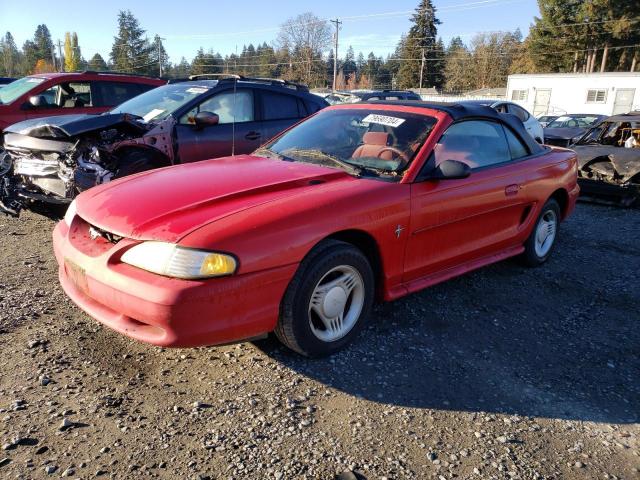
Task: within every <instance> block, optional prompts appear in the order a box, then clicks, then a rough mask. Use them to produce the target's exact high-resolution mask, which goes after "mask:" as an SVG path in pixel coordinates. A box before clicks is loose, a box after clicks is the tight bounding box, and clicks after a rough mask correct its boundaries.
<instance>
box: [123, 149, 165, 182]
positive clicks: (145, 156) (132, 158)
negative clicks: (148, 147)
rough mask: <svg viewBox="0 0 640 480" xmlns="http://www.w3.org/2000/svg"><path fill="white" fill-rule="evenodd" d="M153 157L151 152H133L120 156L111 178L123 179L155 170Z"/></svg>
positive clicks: (155, 165)
mask: <svg viewBox="0 0 640 480" xmlns="http://www.w3.org/2000/svg"><path fill="white" fill-rule="evenodd" d="M155 160H156V159H155V155H153V153H151V152H145V151H138V150H134V151H131V152H129V153H126V154H125V155H123V156H122V158H121V159H120V161H119V162H118V168H117V170H116V172H115V174H114V176H113V178H123V177H127V176H129V175H133V174H135V173H140V172H146V171H147V170H153V169H154V168H157V167H158V165H157V162H156V161H155Z"/></svg>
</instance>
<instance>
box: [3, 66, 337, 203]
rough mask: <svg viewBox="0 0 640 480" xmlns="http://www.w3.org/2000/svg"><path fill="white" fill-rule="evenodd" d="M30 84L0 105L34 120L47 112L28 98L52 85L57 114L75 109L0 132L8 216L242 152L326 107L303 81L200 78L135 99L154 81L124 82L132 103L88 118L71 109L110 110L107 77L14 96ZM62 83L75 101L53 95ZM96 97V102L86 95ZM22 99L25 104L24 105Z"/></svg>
mask: <svg viewBox="0 0 640 480" xmlns="http://www.w3.org/2000/svg"><path fill="white" fill-rule="evenodd" d="M54 79H57V80H59V78H58V76H53V77H52V78H51V79H50V81H53V80H54ZM36 80H38V82H36V81H34V80H33V79H32V78H31V77H27V79H23V80H22V81H18V82H14V83H13V84H11V85H10V87H7V88H8V89H10V91H9V92H8V94H9V95H4V93H7V92H0V98H3V97H4V98H6V99H7V100H8V101H9V103H8V104H7V105H6V107H7V108H8V109H14V110H17V111H19V112H20V114H21V115H24V113H23V112H27V115H28V116H30V117H41V116H42V114H43V113H44V112H48V111H51V108H49V107H35V106H33V103H34V97H35V98H37V99H38V100H37V101H35V103H37V104H38V105H41V104H42V103H43V102H45V101H44V100H40V99H39V98H40V97H45V96H46V93H47V92H49V91H51V90H52V89H55V95H53V96H52V98H53V99H54V100H55V101H54V102H53V104H55V105H57V107H55V111H56V112H58V113H62V112H61V110H63V109H64V108H65V106H68V107H69V108H70V112H69V113H74V115H64V116H62V115H56V116H52V117H47V118H31V119H30V120H24V121H22V122H18V123H14V124H13V125H11V126H7V127H5V128H4V148H5V149H6V154H5V157H4V158H5V161H4V162H2V169H1V170H0V175H4V177H3V178H4V185H3V189H2V191H0V208H4V210H5V212H9V213H11V214H14V215H15V214H17V213H18V212H19V211H20V209H21V208H23V207H24V206H25V205H28V204H29V203H30V202H33V201H45V202H57V203H65V202H66V203H68V202H70V201H71V200H72V199H73V198H74V197H75V195H76V194H77V193H78V192H81V191H84V190H86V189H88V188H91V187H93V186H95V185H99V184H101V183H105V182H108V181H110V180H111V179H114V178H120V177H124V176H127V175H131V174H133V173H139V172H142V171H145V170H150V169H153V168H159V167H163V166H168V165H173V164H178V163H187V162H194V161H199V160H204V159H209V158H217V157H222V156H226V155H231V154H234V153H236V154H242V153H250V152H252V151H253V150H255V149H256V148H258V147H259V146H260V145H261V144H262V143H264V141H265V140H267V139H269V138H271V137H273V136H275V135H276V134H278V133H280V132H281V131H282V130H284V129H286V128H287V127H289V126H291V125H292V124H294V123H296V122H298V121H300V119H302V118H304V117H306V116H308V115H310V114H312V113H315V112H316V111H318V110H319V109H321V108H323V107H325V106H327V103H326V102H325V101H323V100H322V99H320V98H319V97H317V96H315V95H311V94H310V93H309V91H308V89H307V88H306V87H305V86H302V85H298V84H294V83H290V82H284V81H277V80H268V79H249V78H241V77H237V76H229V77H224V78H220V79H217V80H213V79H211V76H208V78H207V77H206V76H205V77H191V79H190V80H187V81H176V82H173V83H169V84H167V85H163V86H161V87H158V88H155V89H152V90H149V91H147V92H146V93H142V94H141V95H137V96H136V95H134V94H133V90H134V89H138V88H143V89H147V90H148V88H147V86H157V84H158V83H159V82H160V81H158V80H156V81H154V83H155V85H154V84H153V83H149V82H148V81H147V79H145V82H144V83H142V85H143V87H139V84H136V83H135V82H131V83H130V84H126V87H127V88H126V89H123V92H122V95H123V96H127V97H129V98H130V100H127V101H125V102H124V103H120V104H119V105H118V106H117V107H115V108H112V109H111V110H110V111H109V112H108V113H105V114H103V115H99V116H96V115H91V114H89V113H97V112H95V111H91V112H87V113H86V114H78V113H79V112H80V111H84V112H86V111H87V110H88V109H89V110H97V111H104V110H106V109H107V108H108V107H106V106H105V104H106V103H109V102H106V101H104V99H105V98H107V97H106V96H105V95H101V93H100V92H104V91H107V90H109V89H110V90H109V91H111V92H113V91H115V90H117V88H118V87H119V84H113V83H110V82H109V77H108V76H107V77H106V78H105V77H103V76H100V80H99V81H96V82H92V81H91V78H88V79H86V84H84V89H83V91H84V93H82V94H81V93H80V92H79V90H80V88H79V86H81V85H83V84H82V83H81V82H80V81H79V80H74V81H73V82H70V81H68V80H65V81H64V82H62V83H61V82H59V81H58V82H57V83H55V85H53V86H50V85H48V84H45V85H43V86H42V87H40V88H39V89H38V90H37V92H36V93H37V94H36V95H34V91H33V90H31V91H25V92H24V93H22V96H19V95H18V93H19V92H21V91H23V90H26V88H27V85H28V84H30V83H38V85H40V84H41V83H42V84H44V83H45V82H44V80H43V79H42V80H43V81H42V82H40V80H41V79H40V78H39V77H38V78H37V79H36ZM163 83H166V82H163ZM121 84H124V83H123V82H121ZM70 89H73V91H74V92H75V93H74V94H73V97H72V98H67V99H66V100H65V99H62V100H61V99H60V96H61V95H67V93H66V92H69V91H70ZM63 92H64V93H63ZM128 92H131V93H132V94H130V95H127V93H128ZM137 93H140V92H137ZM11 95H13V97H11ZM12 98H13V99H14V101H11V99H12ZM97 98H100V99H101V101H97V100H94V99H97ZM108 98H109V99H110V100H112V99H113V97H108ZM25 99H28V100H25ZM78 101H80V102H81V105H78V104H77V102H78ZM46 103H47V105H50V103H51V102H49V101H46ZM72 104H73V105H75V107H72ZM21 105H32V107H28V108H26V110H22V107H21ZM2 106H5V105H0V108H1V107H2ZM52 108H53V107H52ZM64 113H67V112H64ZM211 127H215V128H211Z"/></svg>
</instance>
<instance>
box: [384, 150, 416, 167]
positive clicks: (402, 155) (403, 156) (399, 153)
mask: <svg viewBox="0 0 640 480" xmlns="http://www.w3.org/2000/svg"><path fill="white" fill-rule="evenodd" d="M384 152H391V153H395V154H396V155H397V156H398V157H400V159H402V161H403V162H404V164H405V165H406V164H407V163H409V161H410V160H409V157H407V154H406V153H404V152H403V151H402V150H399V149H397V148H396V147H384V148H383V149H382V150H380V151H379V152H378V158H382V154H383V153H384Z"/></svg>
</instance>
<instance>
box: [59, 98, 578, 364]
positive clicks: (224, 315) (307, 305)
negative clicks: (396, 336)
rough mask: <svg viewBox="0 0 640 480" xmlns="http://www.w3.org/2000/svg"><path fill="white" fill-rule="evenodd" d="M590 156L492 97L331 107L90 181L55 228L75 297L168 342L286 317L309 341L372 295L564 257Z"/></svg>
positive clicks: (230, 337)
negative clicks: (502, 108)
mask: <svg viewBox="0 0 640 480" xmlns="http://www.w3.org/2000/svg"><path fill="white" fill-rule="evenodd" d="M578 193H579V188H578V185H577V164H576V156H575V153H573V152H572V151H570V150H564V149H551V148H549V147H545V146H542V145H539V144H538V143H536V142H535V141H534V140H533V139H532V138H531V137H530V136H529V135H528V134H527V132H526V130H525V129H524V127H523V125H522V123H521V122H520V120H518V119H517V118H516V117H514V116H512V115H504V114H498V113H497V112H495V111H494V110H492V109H491V108H489V107H482V106H462V105H455V104H429V103H423V102H374V103H362V104H350V105H339V106H333V107H330V108H327V109H325V110H322V111H321V112H319V113H317V114H315V115H314V116H312V117H310V118H309V119H307V120H305V121H303V122H301V123H300V124H298V125H297V126H295V127H293V128H291V129H290V130H288V131H287V132H285V133H284V134H282V135H280V136H278V137H277V138H275V139H274V140H272V141H270V142H268V143H267V144H266V145H264V146H263V147H261V148H260V149H258V150H257V151H255V152H254V153H253V154H252V155H241V156H235V157H229V158H223V159H217V160H215V161H204V162H199V163H194V164H186V165H178V166H172V167H167V168H163V169H159V170H155V171H151V172H146V173H140V174H137V175H133V176H131V177H127V178H124V179H121V180H117V181H114V182H111V183H109V184H106V185H102V186H98V187H96V188H93V189H91V190H89V191H87V192H84V193H82V194H81V195H80V196H79V197H78V198H77V199H76V200H75V201H74V202H73V203H72V205H71V206H70V208H69V210H68V212H67V215H66V217H65V219H64V220H63V221H62V222H60V223H59V224H58V225H57V227H56V229H55V231H54V248H55V254H56V258H57V261H58V264H59V277H60V282H61V283H62V286H63V288H64V290H65V292H66V293H67V295H68V296H69V297H70V298H71V299H72V300H73V301H74V302H75V303H76V304H77V305H78V306H80V308H82V309H83V310H84V311H86V312H87V313H88V314H89V315H91V316H92V317H94V318H95V319H96V320H98V321H99V322H101V323H103V324H104V325H106V326H108V327H110V328H112V329H114V330H116V331H118V332H120V333H122V334H124V335H128V336H129V337H131V338H134V339H137V340H140V341H143V342H148V343H151V344H155V345H161V346H168V347H192V346H203V345H216V344H223V343H228V342H233V341H241V340H246V339H252V338H257V337H261V336H264V335H266V334H268V333H270V332H275V335H276V336H277V337H278V338H279V339H280V340H281V341H282V342H283V343H284V344H285V345H287V346H288V347H289V348H291V349H293V350H295V351H296V352H299V353H301V354H303V355H307V356H319V355H326V354H330V353H332V352H335V351H337V350H339V349H340V348H342V347H344V346H345V345H347V344H348V343H349V342H351V341H352V340H353V339H354V337H355V336H356V335H357V334H358V332H359V331H360V330H361V329H362V327H363V325H364V324H365V322H366V320H367V317H369V315H370V311H371V307H372V304H373V302H374V301H375V300H376V299H377V300H387V301H388V300H394V299H397V298H399V297H402V296H403V295H407V294H409V293H411V292H415V291H418V290H421V289H423V288H425V287H428V286H430V285H433V284H436V283H438V282H442V281H444V280H447V279H449V278H452V277H455V276H457V275H461V274H464V273H465V272H468V271H470V270H474V269H476V268H479V267H482V266H484V265H487V264H490V263H493V262H497V261H500V260H503V259H506V258H509V257H514V256H520V257H521V258H522V260H523V261H524V263H526V264H528V265H531V266H536V265H540V264H542V263H544V262H545V261H546V260H547V259H548V258H549V256H550V255H551V253H552V251H553V249H554V245H555V243H556V240H557V238H558V231H559V226H560V222H561V221H562V220H564V219H565V218H567V216H568V215H569V214H570V213H571V212H572V210H573V208H574V206H575V202H576V198H577V196H578Z"/></svg>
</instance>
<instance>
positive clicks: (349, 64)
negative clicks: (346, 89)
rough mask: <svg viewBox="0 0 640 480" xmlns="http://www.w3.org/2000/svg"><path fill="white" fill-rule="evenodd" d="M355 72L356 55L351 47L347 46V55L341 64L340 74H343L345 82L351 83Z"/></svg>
mask: <svg viewBox="0 0 640 480" xmlns="http://www.w3.org/2000/svg"><path fill="white" fill-rule="evenodd" d="M356 71H357V66H356V55H355V53H354V51H353V47H352V46H351V45H349V48H348V49H347V54H346V55H345V57H344V62H343V63H342V73H343V74H344V77H345V79H346V81H347V82H353V78H352V77H355V73H356Z"/></svg>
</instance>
